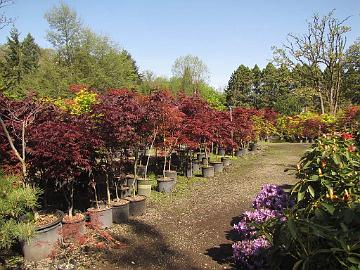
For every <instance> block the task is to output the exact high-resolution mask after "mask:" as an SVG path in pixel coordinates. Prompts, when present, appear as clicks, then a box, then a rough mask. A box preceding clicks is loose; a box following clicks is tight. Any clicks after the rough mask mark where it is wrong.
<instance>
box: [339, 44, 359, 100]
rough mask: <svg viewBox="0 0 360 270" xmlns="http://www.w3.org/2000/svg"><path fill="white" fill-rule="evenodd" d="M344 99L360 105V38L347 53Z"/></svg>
mask: <svg viewBox="0 0 360 270" xmlns="http://www.w3.org/2000/svg"><path fill="white" fill-rule="evenodd" d="M346 58H347V60H346V65H345V71H344V83H343V86H342V87H343V89H342V90H343V91H342V93H343V95H342V98H344V99H345V100H348V101H350V102H351V103H352V104H357V105H358V104H360V38H358V39H357V40H356V41H355V42H354V44H352V45H351V46H350V47H349V49H348V50H347V52H346Z"/></svg>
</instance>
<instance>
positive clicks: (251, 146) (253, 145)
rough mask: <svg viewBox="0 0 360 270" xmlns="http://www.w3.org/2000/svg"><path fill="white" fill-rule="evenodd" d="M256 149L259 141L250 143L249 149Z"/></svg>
mask: <svg viewBox="0 0 360 270" xmlns="http://www.w3.org/2000/svg"><path fill="white" fill-rule="evenodd" d="M256 149H257V143H250V145H249V150H250V151H255V150H256Z"/></svg>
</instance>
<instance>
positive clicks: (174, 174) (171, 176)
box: [165, 171, 177, 183]
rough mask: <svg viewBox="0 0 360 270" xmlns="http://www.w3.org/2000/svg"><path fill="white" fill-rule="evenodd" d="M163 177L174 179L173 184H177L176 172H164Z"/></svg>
mask: <svg viewBox="0 0 360 270" xmlns="http://www.w3.org/2000/svg"><path fill="white" fill-rule="evenodd" d="M165 177H170V178H173V179H174V182H175V183H176V182H177V171H165Z"/></svg>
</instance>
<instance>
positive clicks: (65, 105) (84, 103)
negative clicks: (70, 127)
mask: <svg viewBox="0 0 360 270" xmlns="http://www.w3.org/2000/svg"><path fill="white" fill-rule="evenodd" d="M96 100H97V94H96V93H94V92H91V91H89V90H88V89H87V88H83V89H81V90H80V91H78V92H77V93H76V94H75V97H74V98H73V99H62V98H57V99H49V98H47V99H46V101H48V102H50V103H53V104H54V105H55V106H57V107H59V108H61V109H63V110H67V111H69V112H70V113H71V114H75V115H80V114H83V113H87V112H90V109H91V105H92V104H94V103H96Z"/></svg>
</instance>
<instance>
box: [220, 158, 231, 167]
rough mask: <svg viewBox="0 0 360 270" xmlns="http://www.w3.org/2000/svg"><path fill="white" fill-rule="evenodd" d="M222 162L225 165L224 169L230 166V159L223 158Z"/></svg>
mask: <svg viewBox="0 0 360 270" xmlns="http://www.w3.org/2000/svg"><path fill="white" fill-rule="evenodd" d="M221 162H222V163H223V164H224V167H228V166H230V158H229V157H222V158H221Z"/></svg>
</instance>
